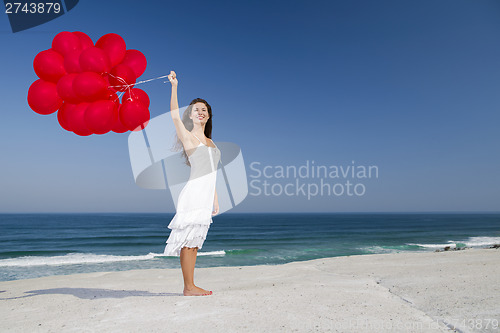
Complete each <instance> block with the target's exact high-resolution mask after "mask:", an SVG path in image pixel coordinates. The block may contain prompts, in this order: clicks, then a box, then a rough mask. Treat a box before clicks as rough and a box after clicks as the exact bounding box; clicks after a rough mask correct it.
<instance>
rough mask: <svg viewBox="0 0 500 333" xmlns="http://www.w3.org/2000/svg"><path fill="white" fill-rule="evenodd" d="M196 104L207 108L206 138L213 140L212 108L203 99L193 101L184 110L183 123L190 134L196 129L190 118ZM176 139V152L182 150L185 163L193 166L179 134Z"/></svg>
mask: <svg viewBox="0 0 500 333" xmlns="http://www.w3.org/2000/svg"><path fill="white" fill-rule="evenodd" d="M196 103H203V104H205V105H206V106H207V110H208V120H207V123H206V124H205V136H206V137H207V138H210V139H212V107H211V106H210V104H208V102H207V101H205V100H204V99H203V98H195V99H193V100H192V101H191V103H189V106H188V107H187V108H186V110H184V113H183V114H182V122H183V123H184V127H186V129H187V130H188V131H190V132H191V131H192V130H193V127H194V124H193V120H192V119H191V118H189V116H190V115H191V111H192V110H193V105H195V104H196ZM175 137H176V140H175V142H176V143H175V145H174V150H175V151H179V150H182V157H183V158H184V161H185V163H186V164H187V165H189V166H191V163H189V159H188V156H187V154H186V151H185V150H184V146H183V145H182V141H181V140H180V139H179V137H178V136H177V133H176V134H175Z"/></svg>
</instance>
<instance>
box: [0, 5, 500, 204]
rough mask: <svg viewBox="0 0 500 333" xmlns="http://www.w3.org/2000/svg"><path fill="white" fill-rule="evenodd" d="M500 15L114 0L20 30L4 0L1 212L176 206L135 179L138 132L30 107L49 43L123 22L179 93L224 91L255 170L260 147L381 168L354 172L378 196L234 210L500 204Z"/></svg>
mask: <svg viewBox="0 0 500 333" xmlns="http://www.w3.org/2000/svg"><path fill="white" fill-rule="evenodd" d="M499 18H500V2H499V1H496V0H477V1H470V0H419V1H401V0H392V1H386V0H377V1H374V0H363V1H361V0H356V1H352V0H351V1H336V0H335V1H307V2H306V1H261V2H258V1H248V2H240V1H232V2H228V1H224V2H211V1H210V2H208V1H146V2H138V1H123V0H120V1H118V0H108V1H80V3H79V4H78V5H77V6H76V7H75V8H74V9H73V10H71V11H70V12H68V13H67V14H65V15H63V16H61V17H59V18H57V19H55V20H53V21H51V22H48V23H46V24H43V25H41V26H38V27H35V28H33V29H30V30H26V31H23V32H19V33H15V34H14V33H12V32H11V30H10V26H9V23H8V19H7V16H6V15H5V14H0V43H1V45H2V55H1V57H2V62H1V64H0V75H1V77H2V80H1V82H0V87H1V89H0V92H1V100H2V105H3V106H2V108H1V112H2V115H3V126H2V127H3V128H2V131H1V134H0V135H1V140H0V152H1V156H2V164H1V170H2V172H1V175H0V185H1V186H0V212H173V211H174V206H173V202H172V199H171V197H170V194H169V192H167V191H160V190H146V189H142V188H139V187H138V186H137V185H136V184H135V182H134V179H133V175H132V171H131V167H130V161H129V155H128V147H127V139H128V134H116V133H108V134H105V135H99V136H97V135H92V136H90V137H79V136H76V135H74V134H72V133H70V132H66V131H65V130H63V129H62V128H61V127H60V126H59V124H58V123H57V120H56V115H55V114H53V115H48V116H41V115H38V114H36V113H35V112H33V111H32V110H31V109H30V108H29V106H28V104H27V101H26V96H27V91H28V88H29V86H30V84H31V83H32V82H33V81H35V80H36V79H37V77H36V75H35V73H34V70H33V66H32V63H33V58H34V57H35V55H36V54H37V53H38V52H40V51H42V50H45V49H48V48H50V45H51V41H52V38H53V37H54V36H55V35H56V34H57V33H59V32H61V31H83V32H85V33H87V34H88V35H89V36H90V37H91V38H92V39H93V41H94V42H95V41H97V39H98V38H99V37H100V36H102V35H104V34H106V33H110V32H114V33H117V34H120V35H121V36H122V37H123V38H124V39H125V41H126V43H127V48H134V49H138V50H140V51H142V52H143V53H144V54H145V55H146V57H147V60H148V67H147V69H146V72H145V73H144V74H143V75H142V76H141V79H148V78H153V77H157V76H160V75H165V74H168V73H169V72H170V70H175V71H176V73H177V75H178V79H179V104H180V105H181V106H182V105H187V104H188V103H189V101H191V100H192V99H193V98H196V97H202V98H204V99H206V100H207V101H208V102H209V103H210V104H211V105H212V108H213V112H214V117H213V124H214V129H213V139H214V141H216V142H217V141H229V142H234V143H237V144H238V145H239V146H240V147H241V149H242V152H243V157H244V159H245V164H246V165H247V167H248V169H247V172H248V175H249V179H248V181H249V182H250V181H251V180H252V179H257V178H255V176H256V173H255V172H254V171H252V170H251V169H250V167H249V166H250V164H251V163H252V162H259V163H260V166H261V168H262V167H264V166H277V165H281V166H284V167H286V166H295V167H297V168H298V167H299V166H301V165H304V164H306V161H309V163H311V161H314V163H315V164H316V165H325V166H331V165H337V166H340V165H343V166H347V165H351V164H352V161H355V164H356V165H366V166H368V165H376V166H377V167H378V171H379V174H378V176H379V177H378V178H372V179H364V180H360V179H358V180H351V182H354V183H358V182H361V183H363V184H364V186H365V189H366V192H365V194H364V195H362V196H347V195H342V196H334V195H330V196H327V195H323V196H319V195H318V196H316V197H311V198H310V200H308V199H307V197H304V196H302V195H294V196H287V195H284V194H282V195H275V196H265V195H263V194H261V195H251V194H250V195H249V196H248V197H247V198H246V199H245V201H244V202H243V203H242V204H241V205H240V206H238V207H237V208H236V209H234V210H233V212H268V211H280V212H285V211H290V212H312V211H322V212H336V211H341V212H391V211H394V212H419V211H422V212H428V211H500V173H499V172H500V149H499V144H500V130H499V129H500V128H499V127H500V39H499V36H500V19H499ZM140 88H142V89H144V90H145V91H146V92H147V93H148V94H149V96H150V98H151V107H150V112H151V116H152V117H155V116H158V115H161V114H163V113H165V112H167V111H168V110H169V100H170V86H169V85H166V84H163V83H162V81H161V80H158V81H154V82H151V83H147V84H144V85H142V86H140ZM251 176H253V177H251ZM260 180H261V181H263V180H264V178H262V177H261V178H260ZM268 181H270V182H274V183H276V184H279V183H281V184H283V185H285V184H286V183H295V181H296V179H295V178H293V179H290V178H289V179H281V180H280V179H276V178H271V179H268ZM301 181H302V182H306V183H313V182H319V179H301ZM325 181H327V182H330V183H333V182H342V183H345V180H338V179H325ZM249 190H250V191H252V189H251V188H249ZM254 192H255V191H254Z"/></svg>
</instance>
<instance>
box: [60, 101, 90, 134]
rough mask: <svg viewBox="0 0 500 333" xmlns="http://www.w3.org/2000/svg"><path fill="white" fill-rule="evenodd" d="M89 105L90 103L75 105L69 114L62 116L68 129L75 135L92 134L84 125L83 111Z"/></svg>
mask: <svg viewBox="0 0 500 333" xmlns="http://www.w3.org/2000/svg"><path fill="white" fill-rule="evenodd" d="M89 105H90V103H85V102H83V103H80V104H77V105H76V107H75V108H74V109H73V110H71V112H68V113H65V114H64V116H65V118H66V122H67V125H68V127H69V128H71V130H72V131H73V132H74V133H75V134H77V135H80V136H87V135H90V134H92V131H91V130H90V129H88V127H87V124H85V111H86V110H87V107H88V106H89Z"/></svg>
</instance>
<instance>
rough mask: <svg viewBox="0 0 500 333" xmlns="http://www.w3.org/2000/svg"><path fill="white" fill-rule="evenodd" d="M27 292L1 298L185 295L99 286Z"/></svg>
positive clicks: (96, 297)
mask: <svg viewBox="0 0 500 333" xmlns="http://www.w3.org/2000/svg"><path fill="white" fill-rule="evenodd" d="M25 293H29V295H24V296H18V297H10V298H0V300H8V299H18V298H25V297H32V296H38V295H53V294H60V295H73V296H75V297H78V298H81V299H98V298H125V297H152V296H183V294H182V293H152V292H149V291H143V290H113V289H97V288H52V289H40V290H30V291H26V292H25Z"/></svg>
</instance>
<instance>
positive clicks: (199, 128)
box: [164, 71, 220, 296]
mask: <svg viewBox="0 0 500 333" xmlns="http://www.w3.org/2000/svg"><path fill="white" fill-rule="evenodd" d="M168 79H169V80H170V82H171V83H172V98H171V101H170V109H171V112H170V114H171V116H172V120H173V121H174V125H175V130H176V132H177V138H178V141H180V144H182V148H183V156H184V158H185V161H186V164H188V165H189V166H190V167H191V172H190V176H189V180H188V182H187V183H186V185H185V186H184V188H183V189H182V191H181V193H180V194H179V199H178V201H177V206H176V214H175V216H174V218H173V219H172V221H171V222H170V224H169V225H168V228H169V229H171V230H172V231H171V232H170V236H169V237H168V239H167V245H166V247H165V252H164V254H165V255H170V256H180V261H181V268H182V275H183V277H184V296H204V295H212V291H207V290H205V289H202V288H199V287H197V286H196V285H195V284H194V281H193V276H194V266H195V263H196V256H197V254H198V249H201V247H202V245H203V242H204V241H205V238H206V235H207V232H208V229H209V227H210V224H211V223H212V216H214V215H216V214H217V213H218V212H219V203H218V199H217V192H216V190H215V180H216V175H217V165H218V163H219V161H220V150H219V149H218V148H217V146H216V145H215V143H214V142H213V141H212V140H211V139H210V138H211V137H212V108H211V107H210V105H209V104H208V103H207V102H206V101H205V100H203V99H201V98H196V99H194V100H193V101H191V103H190V104H189V106H188V107H187V108H186V111H184V115H183V118H182V119H181V117H180V115H179V104H178V102H177V85H178V81H177V77H176V74H175V72H174V71H171V72H170V74H169V75H168Z"/></svg>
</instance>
